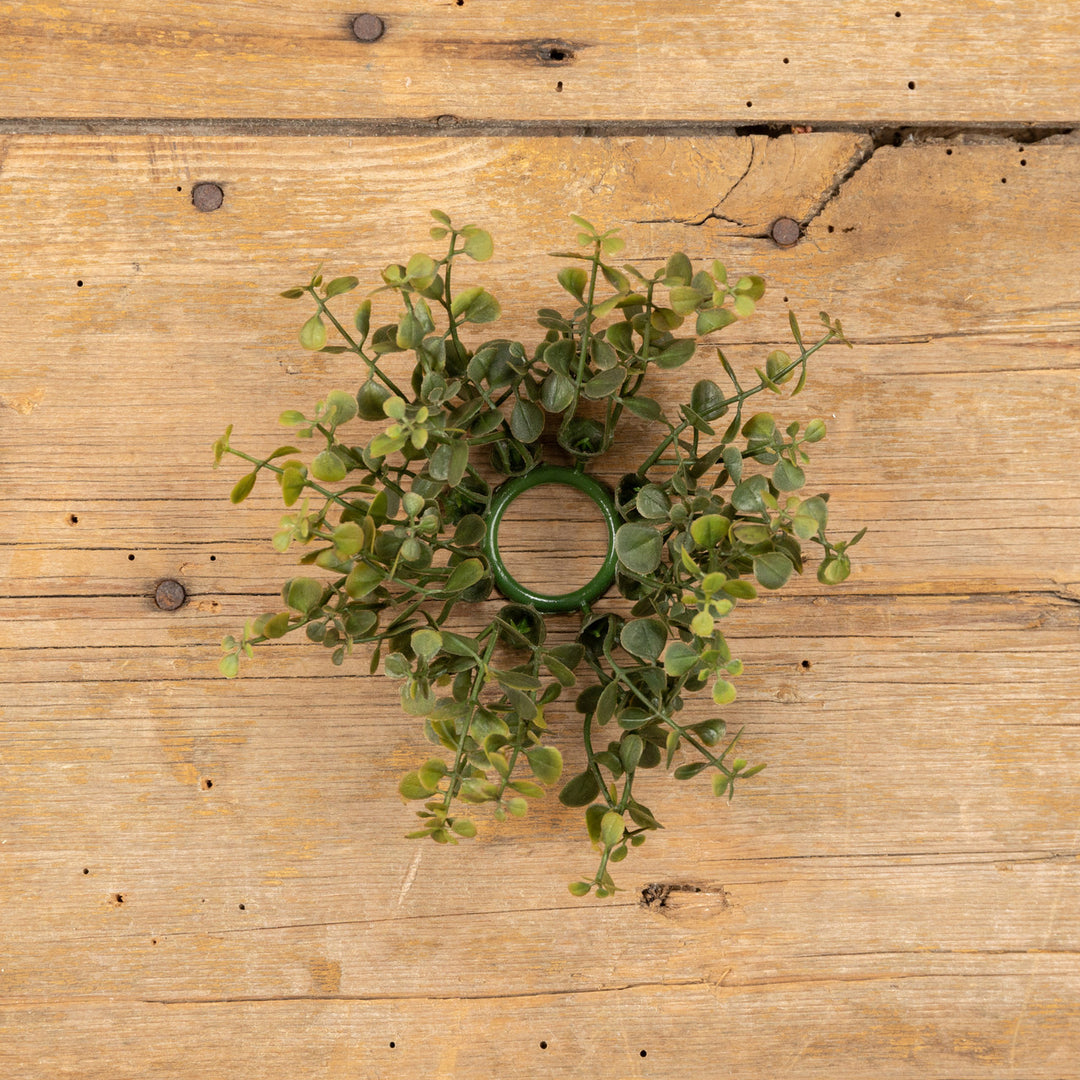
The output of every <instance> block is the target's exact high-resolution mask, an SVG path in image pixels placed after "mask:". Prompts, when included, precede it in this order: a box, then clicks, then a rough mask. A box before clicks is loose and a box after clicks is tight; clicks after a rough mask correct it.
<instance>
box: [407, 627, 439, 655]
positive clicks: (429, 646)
mask: <svg viewBox="0 0 1080 1080" xmlns="http://www.w3.org/2000/svg"><path fill="white" fill-rule="evenodd" d="M409 643H410V644H411V645H412V650H413V652H414V653H415V654H416V655H417V656H418V657H419V658H420V659H421V660H426V661H427V662H428V663H430V662H431V661H432V660H433V659H434V658H435V657H436V656H437V655H438V652H439V650H440V649H441V648H442V643H443V639H442V634H440V633H439V631H438V630H431V629H429V628H427V627H424V628H423V629H421V630H414V631H413V633H412V637H411V638H410V639H409Z"/></svg>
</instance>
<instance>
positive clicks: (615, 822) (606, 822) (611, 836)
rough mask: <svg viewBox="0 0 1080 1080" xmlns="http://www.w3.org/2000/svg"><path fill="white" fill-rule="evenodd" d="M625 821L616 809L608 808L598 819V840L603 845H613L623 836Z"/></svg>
mask: <svg viewBox="0 0 1080 1080" xmlns="http://www.w3.org/2000/svg"><path fill="white" fill-rule="evenodd" d="M625 829H626V823H625V822H624V821H623V816H622V814H620V813H619V812H618V811H617V810H609V811H608V812H607V813H606V814H604V816H603V818H601V820H600V840H601V841H602V842H603V845H604V847H614V846H615V845H616V844H618V843H619V842H620V841H621V840H622V838H623V832H624V831H625Z"/></svg>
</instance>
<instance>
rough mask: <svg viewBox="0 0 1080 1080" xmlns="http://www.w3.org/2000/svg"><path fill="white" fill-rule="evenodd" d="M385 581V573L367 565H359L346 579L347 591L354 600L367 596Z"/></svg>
mask: <svg viewBox="0 0 1080 1080" xmlns="http://www.w3.org/2000/svg"><path fill="white" fill-rule="evenodd" d="M382 579H383V571H382V570H380V569H379V568H378V567H375V566H369V565H368V564H367V563H357V564H356V565H355V566H354V567H353V568H352V570H350V571H349V576H348V577H347V578H346V579H345V591H346V592H347V593H348V594H349V596H351V597H352V598H353V599H354V600H359V599H360V598H361V597H364V596H367V594H368V593H369V592H371V591H372V590H373V589H375V588H376V587H377V586H378V585H379V584H380V583H381V582H382Z"/></svg>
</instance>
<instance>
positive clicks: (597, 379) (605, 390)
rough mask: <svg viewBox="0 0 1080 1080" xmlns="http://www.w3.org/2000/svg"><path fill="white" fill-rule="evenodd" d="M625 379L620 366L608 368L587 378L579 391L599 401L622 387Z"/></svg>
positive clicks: (623, 371) (624, 373)
mask: <svg viewBox="0 0 1080 1080" xmlns="http://www.w3.org/2000/svg"><path fill="white" fill-rule="evenodd" d="M625 379H626V371H625V370H624V369H623V368H622V367H613V368H609V369H608V370H607V371H601V372H600V373H599V374H597V375H594V376H593V377H592V378H591V379H589V380H588V381H587V382H586V383H585V385H584V386H583V387H582V388H581V392H582V393H583V394H584V395H585V396H586V397H587V398H589V399H590V400H592V401H599V400H600V399H601V398H606V397H610V396H611V395H612V394H614V393H617V392H618V391H619V390H620V389H622V384H623V382H624V381H625Z"/></svg>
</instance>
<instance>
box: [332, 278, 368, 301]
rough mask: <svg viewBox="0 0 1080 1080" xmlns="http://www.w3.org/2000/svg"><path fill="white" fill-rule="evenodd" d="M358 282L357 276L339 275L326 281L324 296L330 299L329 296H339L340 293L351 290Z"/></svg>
mask: <svg viewBox="0 0 1080 1080" xmlns="http://www.w3.org/2000/svg"><path fill="white" fill-rule="evenodd" d="M359 284H360V279H359V278H354V277H339V278H334V280H333V281H328V282H327V283H326V298H327V300H329V299H330V297H331V296H340V295H341V293H347V292H351V291H352V290H353V289H355V288H356V286H357V285H359Z"/></svg>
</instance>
